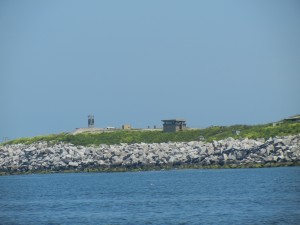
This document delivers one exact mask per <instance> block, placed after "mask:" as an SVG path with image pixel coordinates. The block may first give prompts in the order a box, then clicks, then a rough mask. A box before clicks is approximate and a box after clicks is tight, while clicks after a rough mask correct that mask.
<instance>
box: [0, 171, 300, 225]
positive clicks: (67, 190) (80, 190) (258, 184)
mask: <svg viewBox="0 0 300 225" xmlns="http://www.w3.org/2000/svg"><path fill="white" fill-rule="evenodd" d="M0 224H300V167H288V168H265V169H220V170H172V171H152V172H127V173H77V174H46V175H15V176H2V177H0Z"/></svg>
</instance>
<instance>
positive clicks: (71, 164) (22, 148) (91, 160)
mask: <svg viewBox="0 0 300 225" xmlns="http://www.w3.org/2000/svg"><path fill="white" fill-rule="evenodd" d="M299 164H300V134H298V135H294V136H285V137H275V138H270V139H268V140H264V139H257V140H252V139H247V138H246V139H239V140H235V139H233V138H227V139H225V140H220V141H213V142H212V143H207V142H202V141H192V142H180V143H152V144H148V143H138V144H119V145H99V146H91V147H84V146H75V145H72V144H69V143H56V144H51V143H47V142H37V143H33V144H31V145H25V144H15V145H4V146H0V172H1V173H2V174H14V173H28V172H32V173H34V172H40V171H47V172H61V171H89V170H91V171H93V170H94V171H110V170H120V171H121V170H130V169H147V168H148V169H149V168H150V169H151V168H174V167H179V166H182V167H195V168H202V167H203V168H205V167H247V166H249V165H272V166H276V165H299Z"/></svg>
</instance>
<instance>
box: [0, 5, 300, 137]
mask: <svg viewBox="0 0 300 225" xmlns="http://www.w3.org/2000/svg"><path fill="white" fill-rule="evenodd" d="M299 86H300V1H297V0H252V1H248V0H247V1H246V0H207V1H204V0H203V1H198V0H194V1H192V0H188V1H176V0H151V1H140V0H135V1H132V0H128V1H123V0H113V1H108V0H107V1H101V0H94V1H93V0H81V1H79V0H51V1H50V0H49V1H40V0H27V1H21V0H19V1H16V0H0V101H1V108H0V139H2V137H9V138H10V139H13V138H18V137H30V136H35V135H44V134H51V133H60V132H64V131H66V132H68V131H72V130H74V129H75V128H77V127H87V116H88V115H89V114H93V115H94V116H95V126H96V127H107V126H114V127H121V125H122V124H124V123H129V124H131V125H132V126H133V127H138V128H143V127H147V126H148V125H150V126H153V125H156V126H161V119H169V118H185V119H186V120H187V125H188V126H190V127H207V126H210V125H233V124H259V123H267V122H273V121H278V120H280V119H283V118H285V117H288V116H291V115H294V114H299V113H300V88H299Z"/></svg>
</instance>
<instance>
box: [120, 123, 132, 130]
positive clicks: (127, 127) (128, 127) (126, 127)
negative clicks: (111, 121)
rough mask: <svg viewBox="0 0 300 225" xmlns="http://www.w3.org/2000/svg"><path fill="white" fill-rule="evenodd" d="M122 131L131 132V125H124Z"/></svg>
mask: <svg viewBox="0 0 300 225" xmlns="http://www.w3.org/2000/svg"><path fill="white" fill-rule="evenodd" d="M122 129H123V130H130V129H131V125H130V124H123V125H122Z"/></svg>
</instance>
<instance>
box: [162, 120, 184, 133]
mask: <svg viewBox="0 0 300 225" xmlns="http://www.w3.org/2000/svg"><path fill="white" fill-rule="evenodd" d="M162 122H163V132H176V131H182V130H185V129H186V120H184V119H168V120H162Z"/></svg>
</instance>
